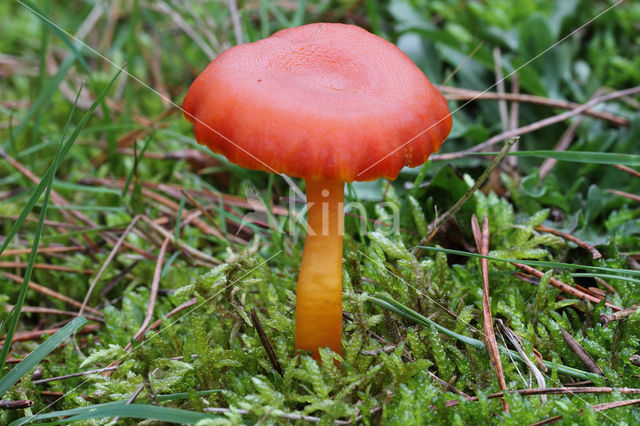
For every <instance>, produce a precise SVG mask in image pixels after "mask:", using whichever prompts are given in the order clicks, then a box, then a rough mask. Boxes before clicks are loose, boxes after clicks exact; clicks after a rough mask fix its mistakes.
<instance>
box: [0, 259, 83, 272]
mask: <svg viewBox="0 0 640 426" xmlns="http://www.w3.org/2000/svg"><path fill="white" fill-rule="evenodd" d="M27 265H28V264H27V262H0V268H9V269H11V268H26V267H27ZM33 267H34V269H46V270H49V271H60V272H77V273H79V274H87V275H91V274H93V271H92V270H91V269H73V268H69V267H66V266H60V265H51V264H48V263H34V264H33Z"/></svg>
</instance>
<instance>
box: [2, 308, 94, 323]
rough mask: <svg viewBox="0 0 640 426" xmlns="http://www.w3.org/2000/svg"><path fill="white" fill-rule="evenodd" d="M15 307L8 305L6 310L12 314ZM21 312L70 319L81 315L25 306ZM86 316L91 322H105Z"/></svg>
mask: <svg viewBox="0 0 640 426" xmlns="http://www.w3.org/2000/svg"><path fill="white" fill-rule="evenodd" d="M13 307H14V305H7V306H5V309H6V310H7V312H11V310H12V309H13ZM20 311H21V312H30V313H34V314H50V315H65V316H69V317H77V316H79V315H80V314H78V313H77V312H71V311H63V310H60V309H54V308H43V307H41V306H23V307H22V309H21V310H20ZM84 316H85V317H86V318H87V319H88V320H91V321H96V322H102V323H103V322H104V320H103V319H102V318H100V317H96V316H93V315H89V314H84Z"/></svg>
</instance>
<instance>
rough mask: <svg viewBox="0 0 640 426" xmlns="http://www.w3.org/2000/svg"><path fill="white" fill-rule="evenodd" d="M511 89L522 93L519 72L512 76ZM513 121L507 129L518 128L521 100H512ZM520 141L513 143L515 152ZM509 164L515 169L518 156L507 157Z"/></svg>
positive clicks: (517, 93) (514, 93) (511, 113)
mask: <svg viewBox="0 0 640 426" xmlns="http://www.w3.org/2000/svg"><path fill="white" fill-rule="evenodd" d="M511 90H512V92H513V93H512V94H513V95H514V96H518V95H519V94H520V80H519V77H518V73H517V72H514V73H513V75H512V76H511ZM509 115H510V118H511V121H510V122H509V128H508V129H507V130H513V129H517V128H518V117H519V115H520V102H518V101H513V102H511V112H510V113H509ZM518 145H519V144H518V142H516V143H515V144H513V152H517V151H518V149H519V146H518ZM507 161H508V164H509V165H510V166H511V167H512V168H513V169H515V168H516V167H518V157H516V156H513V157H510V158H508V159H507Z"/></svg>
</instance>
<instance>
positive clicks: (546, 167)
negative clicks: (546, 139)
mask: <svg viewBox="0 0 640 426" xmlns="http://www.w3.org/2000/svg"><path fill="white" fill-rule="evenodd" d="M583 120H584V116H580V117H576V119H575V120H574V121H573V122H572V123H571V124H570V125H569V127H567V129H566V130H565V131H564V132H563V133H562V136H560V139H558V142H557V143H556V145H555V146H554V147H553V150H554V151H566V150H567V148H569V146H570V145H571V142H572V141H573V138H574V136H575V134H576V131H577V130H578V127H579V126H580V124H582V121H583ZM557 162H558V160H557V159H555V158H547V159H545V160H544V161H543V162H542V164H541V165H540V168H539V172H538V183H540V182H542V181H543V180H544V178H545V177H546V176H547V175H548V174H549V172H550V171H551V169H553V166H555V165H556V163H557Z"/></svg>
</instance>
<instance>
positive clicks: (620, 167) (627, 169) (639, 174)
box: [613, 164, 640, 178]
mask: <svg viewBox="0 0 640 426" xmlns="http://www.w3.org/2000/svg"><path fill="white" fill-rule="evenodd" d="M613 167H615V168H616V169H618V170H622V171H623V172H625V173H628V174H630V175H631V176H633V177H637V178H640V172H639V171H637V170H634V169H632V168H631V167H627V166H623V165H622V164H614V165H613Z"/></svg>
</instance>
